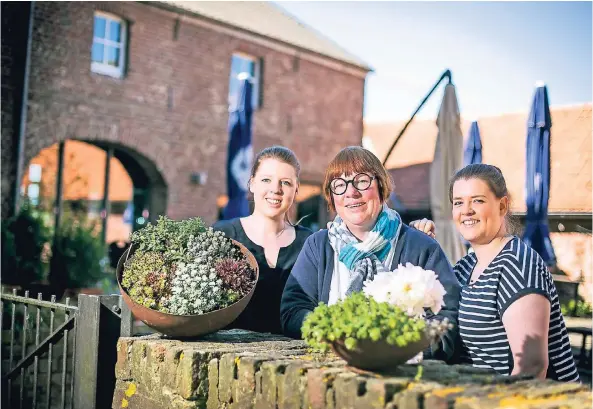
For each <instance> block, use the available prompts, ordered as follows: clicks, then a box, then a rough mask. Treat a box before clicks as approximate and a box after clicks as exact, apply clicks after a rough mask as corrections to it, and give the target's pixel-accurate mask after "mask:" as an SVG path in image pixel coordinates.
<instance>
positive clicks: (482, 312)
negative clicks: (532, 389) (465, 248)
mask: <svg viewBox="0 0 593 409" xmlns="http://www.w3.org/2000/svg"><path fill="white" fill-rule="evenodd" d="M477 261H478V260H477V257H476V255H475V254H474V253H471V254H468V255H467V256H465V257H463V258H462V259H461V260H459V261H458V262H457V264H456V265H455V267H454V271H455V275H456V276H457V279H458V280H459V282H460V284H461V285H462V290H461V300H460V303H459V334H460V336H461V340H462V344H463V345H462V356H463V357H464V358H465V359H463V360H465V361H468V360H469V361H470V362H471V363H472V364H473V366H476V367H479V368H489V369H494V370H495V371H496V372H498V373H500V374H503V375H509V374H510V373H511V372H512V370H513V356H512V353H511V348H510V345H509V341H508V339H507V336H506V332H505V329H504V326H503V324H502V316H503V314H504V312H505V311H506V309H507V308H508V307H509V306H510V305H511V304H512V303H513V302H515V301H516V300H518V299H519V298H521V297H522V296H524V295H527V294H541V295H543V296H545V297H546V298H547V299H548V300H549V301H550V305H551V315H550V329H549V333H548V355H549V363H548V374H547V378H551V379H555V380H559V381H565V382H569V381H572V382H578V381H579V375H578V372H577V369H576V365H575V362H574V358H573V355H572V351H571V348H570V342H569V339H568V332H567V331H566V325H565V324H564V317H563V316H562V313H561V311H560V304H559V302H558V293H557V292H556V286H555V285H554V281H553V279H552V276H551V274H550V272H549V271H548V269H547V267H546V265H545V264H544V261H543V260H542V258H541V257H540V256H539V254H537V252H535V251H534V250H532V249H531V248H530V247H529V246H527V245H526V244H525V243H523V241H521V240H520V239H519V238H517V237H514V238H513V239H511V240H510V241H509V242H508V243H507V244H506V245H505V247H504V248H503V249H502V250H501V252H500V253H499V254H498V255H497V256H496V257H495V258H494V260H492V262H491V263H490V264H489V265H488V267H487V268H486V269H485V270H484V272H483V273H482V274H481V275H480V277H479V278H478V280H477V281H476V282H475V283H473V284H471V285H470V283H469V280H470V277H471V274H472V271H473V269H474V267H475V266H476V264H477ZM525 319H529V316H528V312H527V313H526V315H525Z"/></svg>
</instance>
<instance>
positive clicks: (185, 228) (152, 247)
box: [116, 217, 259, 337]
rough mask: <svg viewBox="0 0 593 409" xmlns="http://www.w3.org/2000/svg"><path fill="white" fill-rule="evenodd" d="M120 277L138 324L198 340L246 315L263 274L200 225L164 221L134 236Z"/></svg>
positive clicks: (238, 247) (249, 257)
mask: <svg viewBox="0 0 593 409" xmlns="http://www.w3.org/2000/svg"><path fill="white" fill-rule="evenodd" d="M116 274H117V281H118V284H119V288H120V292H121V294H122V297H123V299H124V301H125V302H126V304H127V305H128V306H129V308H130V310H131V311H132V314H133V315H134V316H135V317H136V318H138V319H139V320H141V321H142V322H144V323H145V324H146V325H148V326H149V327H151V328H153V329H154V330H156V331H158V332H160V333H162V334H165V335H168V336H171V337H197V336H200V335H205V334H209V333H212V332H216V331H218V330H220V329H222V328H224V327H226V326H228V325H229V324H230V323H232V322H233V321H234V320H235V319H236V318H237V317H238V316H239V315H240V314H241V312H243V310H244V309H245V307H247V304H248V303H249V301H250V299H251V297H252V295H253V292H254V290H255V285H256V283H257V278H258V274H259V270H258V266H257V262H256V260H255V257H254V256H253V254H251V253H250V252H249V250H247V249H246V248H245V247H244V246H243V245H242V244H240V243H238V242H236V241H234V240H232V239H229V238H227V237H225V236H224V233H222V232H215V231H213V230H212V228H208V227H206V226H205V225H204V223H203V222H202V220H201V219H199V218H192V219H186V220H180V221H175V220H171V219H168V218H166V217H160V218H159V220H158V221H157V223H156V224H155V225H152V224H149V225H147V226H146V227H144V228H143V229H141V230H138V231H136V232H134V233H133V234H132V236H131V246H130V247H129V248H128V249H127V250H126V252H125V253H124V254H123V256H122V257H121V259H120V260H119V262H118V265H117V269H116Z"/></svg>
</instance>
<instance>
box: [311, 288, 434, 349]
mask: <svg viewBox="0 0 593 409" xmlns="http://www.w3.org/2000/svg"><path fill="white" fill-rule="evenodd" d="M425 330H426V321H425V320H424V319H416V318H410V317H409V316H408V315H407V314H406V313H405V312H404V311H403V310H401V309H400V308H398V307H395V306H393V305H390V304H388V303H386V302H377V301H375V299H373V298H372V297H368V296H366V295H365V294H363V293H355V294H352V295H351V296H349V297H347V298H346V299H344V300H342V301H340V302H338V303H336V304H333V305H331V306H327V305H325V304H323V303H321V304H320V305H319V306H317V307H316V308H315V310H314V311H313V312H312V313H311V314H309V315H308V316H307V318H306V319H305V322H304V323H303V327H302V333H303V339H304V340H305V341H306V342H307V344H308V345H309V346H310V347H311V348H313V349H314V350H318V351H322V352H325V351H327V350H328V349H329V346H330V344H331V343H332V342H334V341H343V342H344V345H345V346H346V348H347V349H350V350H352V349H354V348H356V346H357V344H358V342H359V341H362V340H371V341H379V340H385V341H386V342H387V343H389V344H390V345H397V346H399V347H404V346H406V345H408V344H409V343H412V342H417V341H419V340H420V339H421V338H422V337H423V336H424V334H425Z"/></svg>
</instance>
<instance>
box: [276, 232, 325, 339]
mask: <svg viewBox="0 0 593 409" xmlns="http://www.w3.org/2000/svg"><path fill="white" fill-rule="evenodd" d="M318 267H319V258H318V257H317V255H316V253H315V236H314V235H312V236H309V237H308V238H307V240H306V241H305V244H304V245H303V249H302V250H301V252H300V253H299V256H298V258H297V260H296V263H295V264H294V267H293V268H292V271H291V273H290V275H289V276H288V280H287V281H286V285H285V286H284V291H283V292H282V300H281V302H280V320H281V322H282V331H283V332H284V335H286V336H288V337H291V338H296V339H300V338H301V337H302V335H301V326H302V325H303V321H304V320H305V317H306V316H307V314H309V313H310V312H311V311H313V310H314V309H315V307H317V304H318V303H319V300H318V277H317V271H318Z"/></svg>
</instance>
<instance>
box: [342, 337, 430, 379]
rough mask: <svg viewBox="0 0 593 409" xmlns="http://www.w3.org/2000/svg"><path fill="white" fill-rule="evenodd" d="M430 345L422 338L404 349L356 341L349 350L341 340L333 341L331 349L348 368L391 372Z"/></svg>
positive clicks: (384, 344)
mask: <svg viewBox="0 0 593 409" xmlns="http://www.w3.org/2000/svg"><path fill="white" fill-rule="evenodd" d="M429 345H430V340H429V339H428V338H427V337H423V338H422V339H421V340H420V341H417V342H413V343H409V344H408V345H406V346H405V347H399V346H396V345H390V344H388V343H387V341H385V340H379V341H371V340H367V339H364V340H358V342H357V344H356V348H354V349H352V350H349V349H347V348H346V345H344V342H343V341H342V340H338V341H334V342H332V343H331V347H332V349H333V351H334V352H335V354H336V355H338V356H339V357H340V358H342V359H343V360H344V361H346V362H347V363H348V365H349V366H351V367H354V368H358V369H364V370H369V371H381V370H392V369H394V368H395V367H396V366H398V365H403V364H405V363H406V362H407V361H408V360H410V359H412V358H414V357H415V356H416V355H417V354H418V353H420V352H422V351H424V350H425V349H426V348H428V346H429Z"/></svg>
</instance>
